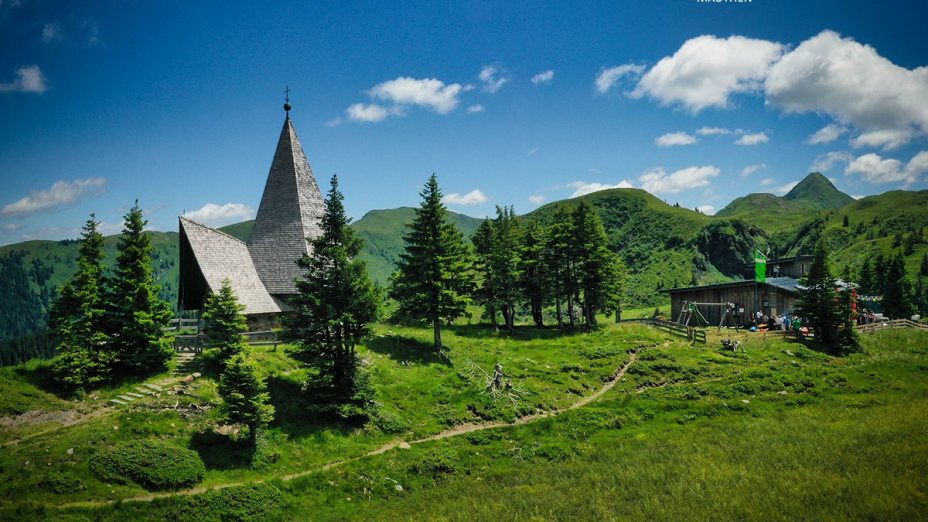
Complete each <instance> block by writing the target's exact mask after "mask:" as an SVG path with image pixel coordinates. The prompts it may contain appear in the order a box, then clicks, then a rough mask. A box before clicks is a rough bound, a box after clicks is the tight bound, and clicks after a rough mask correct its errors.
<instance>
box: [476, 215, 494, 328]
mask: <svg viewBox="0 0 928 522" xmlns="http://www.w3.org/2000/svg"><path fill="white" fill-rule="evenodd" d="M494 236H495V231H494V228H493V221H492V220H491V219H490V218H486V219H484V220H483V221H482V222H481V223H480V225H479V226H478V227H477V230H475V231H474V235H473V237H472V238H471V243H473V245H474V253H475V254H476V255H475V256H474V261H475V262H474V267H475V269H476V271H477V273H478V274H479V275H480V277H481V278H482V279H483V281H482V282H481V284H480V287H479V288H477V290H476V292H475V293H474V297H475V301H476V302H477V303H478V304H481V305H483V307H484V309H485V310H486V315H487V317H489V318H490V324H491V325H493V328H494V329H496V328H497V326H498V323H497V321H496V311H497V310H498V309H499V302H498V299H497V297H496V289H497V284H496V277H495V276H496V273H495V272H494V270H493V257H492V256H493V237H494Z"/></svg>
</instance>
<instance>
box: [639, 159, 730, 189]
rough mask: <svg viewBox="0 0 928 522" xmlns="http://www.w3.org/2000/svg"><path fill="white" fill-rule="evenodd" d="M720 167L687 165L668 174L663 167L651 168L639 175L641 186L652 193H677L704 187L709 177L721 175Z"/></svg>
mask: <svg viewBox="0 0 928 522" xmlns="http://www.w3.org/2000/svg"><path fill="white" fill-rule="evenodd" d="M719 172H720V171H719V169H718V168H716V167H714V166H712V165H706V166H702V167H687V168H685V169H680V170H678V171H676V172H674V173H673V174H670V175H668V174H667V173H666V172H665V171H664V169H663V168H660V167H658V168H655V169H651V170H649V171H647V172H645V173H644V174H642V175H641V177H639V178H638V179H639V181H641V188H643V189H645V190H647V191H648V192H650V193H651V194H661V193H667V194H677V193H678V192H682V191H684V190H688V189H692V188H697V187H704V186H706V185H708V184H709V179H710V178H714V177H716V176H718V175H719Z"/></svg>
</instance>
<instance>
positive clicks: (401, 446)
mask: <svg viewBox="0 0 928 522" xmlns="http://www.w3.org/2000/svg"><path fill="white" fill-rule="evenodd" d="M397 447H398V448H400V449H409V448H411V447H412V446H410V445H409V443H408V442H405V441H403V442H400V443H399V446H397Z"/></svg>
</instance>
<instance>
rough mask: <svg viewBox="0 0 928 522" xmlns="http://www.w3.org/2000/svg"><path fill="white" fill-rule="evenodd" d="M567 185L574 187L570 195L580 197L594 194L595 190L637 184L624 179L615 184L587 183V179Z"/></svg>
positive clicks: (628, 186)
mask: <svg viewBox="0 0 928 522" xmlns="http://www.w3.org/2000/svg"><path fill="white" fill-rule="evenodd" d="M567 187H568V188H572V189H574V193H573V194H571V195H570V197H572V198H578V197H580V196H585V195H587V194H592V193H593V192H599V191H600V190H608V189H616V188H634V187H635V186H634V185H632V184H631V183H629V182H628V181H626V180H624V179H623V180H622V181H620V182H618V183H616V184H615V185H609V184H607V183H587V182H586V181H572V182H570V183H568V184H567Z"/></svg>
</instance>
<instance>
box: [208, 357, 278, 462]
mask: <svg viewBox="0 0 928 522" xmlns="http://www.w3.org/2000/svg"><path fill="white" fill-rule="evenodd" d="M219 396H220V397H221V398H222V404H221V405H220V407H219V410H220V412H221V413H222V415H223V416H224V417H225V419H226V420H227V421H228V422H231V423H237V424H244V425H246V426H248V435H249V438H250V441H251V445H252V446H255V445H256V444H257V441H258V429H259V428H261V427H263V426H265V425H266V424H267V423H268V422H270V421H271V420H273V418H274V407H273V406H272V405H270V404H267V401H268V394H267V391H266V388H265V385H264V381H263V380H262V379H261V378H260V377H258V371H257V369H256V368H255V367H254V365H253V364H252V363H250V362H249V361H248V359H246V358H245V354H243V353H240V354H238V355H235V356H233V357H232V358H231V359H229V360H228V361H227V363H226V367H225V369H224V370H223V371H222V375H221V376H220V377H219Z"/></svg>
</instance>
